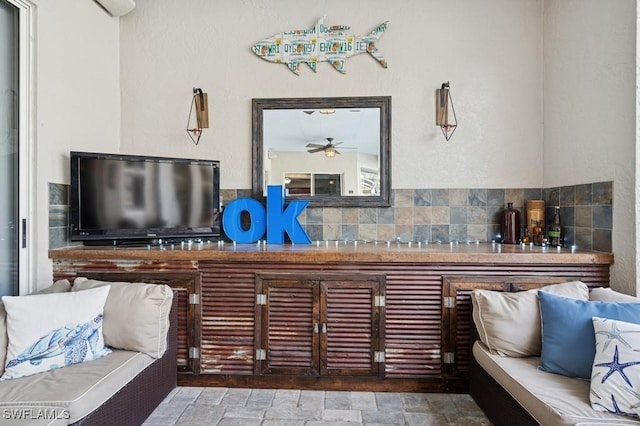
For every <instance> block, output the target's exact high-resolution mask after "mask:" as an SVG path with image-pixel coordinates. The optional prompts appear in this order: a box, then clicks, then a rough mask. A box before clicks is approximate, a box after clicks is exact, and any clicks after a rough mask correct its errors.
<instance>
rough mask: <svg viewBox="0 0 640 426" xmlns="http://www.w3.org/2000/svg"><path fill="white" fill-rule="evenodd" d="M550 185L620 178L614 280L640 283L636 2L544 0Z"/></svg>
mask: <svg viewBox="0 0 640 426" xmlns="http://www.w3.org/2000/svg"><path fill="white" fill-rule="evenodd" d="M543 34H544V162H543V171H544V186H545V187H552V186H561V185H573V184H580V183H589V182H599V181H613V182H614V183H613V200H614V209H613V236H612V240H613V253H614V255H615V264H614V265H613V267H612V268H611V285H612V287H614V288H616V289H618V290H621V291H624V292H626V293H629V294H640V288H639V287H638V285H637V283H636V281H637V280H636V278H635V277H636V262H637V260H636V211H635V210H636V198H635V179H636V177H635V172H636V161H635V156H636V153H635V149H636V2H635V1H634V0H619V1H613V2H612V1H605V0H545V3H544V31H543Z"/></svg>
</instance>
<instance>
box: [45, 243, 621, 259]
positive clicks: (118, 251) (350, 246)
mask: <svg viewBox="0 0 640 426" xmlns="http://www.w3.org/2000/svg"><path fill="white" fill-rule="evenodd" d="M49 257H50V258H51V259H53V260H54V261H55V260H65V259H74V260H83V259H87V260H96V259H104V260H113V259H128V260H150V261H162V260H191V261H200V260H205V261H206V260H210V261H226V262H234V261H238V262H240V261H245V262H246V261H250V262H266V263H284V262H288V263H306V262H313V263H335V262H359V263H370V262H376V263H377V262H388V263H472V264H476V263H485V264H486V263H494V264H510V263H511V264H512V263H516V264H519V263H522V264H527V263H539V264H612V263H613V254H611V253H603V252H596V251H590V250H580V249H577V248H575V247H574V248H556V247H538V246H534V245H530V244H527V245H523V244H517V245H510V244H500V243H476V242H471V243H455V242H454V243H446V244H438V243H418V242H395V241H313V242H312V243H311V244H284V245H276V244H266V243H265V242H260V243H255V244H234V243H230V242H217V241H205V242H192V243H189V242H184V243H178V244H163V245H148V246H139V247H131V246H72V247H67V248H62V249H54V250H49Z"/></svg>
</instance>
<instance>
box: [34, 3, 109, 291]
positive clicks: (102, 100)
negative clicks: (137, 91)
mask: <svg viewBox="0 0 640 426" xmlns="http://www.w3.org/2000/svg"><path fill="white" fill-rule="evenodd" d="M34 3H35V4H36V5H37V8H36V19H35V22H36V28H35V32H36V44H35V53H36V56H35V85H36V87H35V105H36V126H35V127H36V141H37V142H36V145H35V147H34V148H35V159H36V164H35V165H34V179H35V185H36V188H35V191H36V194H35V197H36V206H35V210H36V214H35V217H36V218H37V223H35V224H32V227H31V228H30V229H31V232H32V233H33V236H34V238H33V240H34V242H35V244H36V245H37V247H36V256H35V259H33V274H32V275H33V277H32V278H33V279H32V280H31V281H32V282H31V284H32V286H33V290H35V289H37V288H42V287H45V286H47V285H50V284H51V261H50V260H49V258H48V254H47V252H48V248H49V239H48V234H49V229H48V226H49V214H48V208H49V198H48V195H49V193H48V183H49V182H55V183H65V184H68V183H69V151H71V150H78V151H98V152H104V151H106V152H117V151H118V150H119V149H120V72H119V68H120V57H119V52H120V45H119V34H118V32H119V25H118V19H116V18H112V17H111V16H110V15H109V14H107V13H106V12H104V11H103V10H102V9H101V8H100V7H99V6H98V5H97V3H95V2H93V1H77V0H56V1H50V0H36V1H34Z"/></svg>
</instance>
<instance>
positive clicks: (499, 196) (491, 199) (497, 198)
mask: <svg viewBox="0 0 640 426" xmlns="http://www.w3.org/2000/svg"><path fill="white" fill-rule="evenodd" d="M504 192H505V191H504V189H487V205H488V206H500V207H502V206H504V203H505V201H504Z"/></svg>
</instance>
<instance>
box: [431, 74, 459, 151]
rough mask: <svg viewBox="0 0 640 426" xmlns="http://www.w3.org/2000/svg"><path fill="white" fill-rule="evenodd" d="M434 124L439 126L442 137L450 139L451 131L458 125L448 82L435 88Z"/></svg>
mask: <svg viewBox="0 0 640 426" xmlns="http://www.w3.org/2000/svg"><path fill="white" fill-rule="evenodd" d="M436 125H437V126H440V129H441V130H442V134H443V135H444V138H445V139H446V140H447V141H448V140H449V139H451V136H452V135H453V132H455V131H456V128H457V127H458V119H457V117H456V110H455V109H454V108H453V99H451V91H450V90H449V82H448V81H447V82H446V83H442V86H441V87H440V89H437V90H436Z"/></svg>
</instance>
